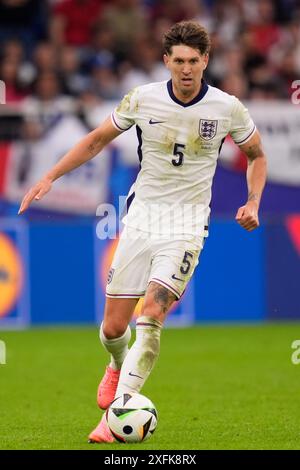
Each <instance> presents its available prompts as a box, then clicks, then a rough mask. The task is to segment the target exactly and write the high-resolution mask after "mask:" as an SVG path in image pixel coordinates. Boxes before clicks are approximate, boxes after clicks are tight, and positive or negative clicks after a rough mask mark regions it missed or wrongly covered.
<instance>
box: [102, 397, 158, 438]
mask: <svg viewBox="0 0 300 470" xmlns="http://www.w3.org/2000/svg"><path fill="white" fill-rule="evenodd" d="M106 421H107V424H108V427H109V429H110V431H111V433H112V435H113V436H114V438H115V439H116V440H117V441H118V442H141V441H146V440H147V439H149V437H151V435H152V434H153V433H154V431H155V428H156V425H157V411H156V409H155V406H154V405H153V403H152V401H151V400H149V398H147V397H145V396H144V395H140V394H139V393H124V394H123V395H121V396H119V397H117V398H116V399H115V400H114V401H113V402H112V403H111V405H110V407H109V408H108V409H107V411H106Z"/></svg>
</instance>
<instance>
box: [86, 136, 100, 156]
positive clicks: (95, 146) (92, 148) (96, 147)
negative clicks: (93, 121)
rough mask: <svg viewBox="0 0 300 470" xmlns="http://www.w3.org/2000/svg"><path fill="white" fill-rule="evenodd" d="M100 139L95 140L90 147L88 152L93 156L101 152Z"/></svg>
mask: <svg viewBox="0 0 300 470" xmlns="http://www.w3.org/2000/svg"><path fill="white" fill-rule="evenodd" d="M99 145H100V139H94V140H93V142H92V143H91V144H90V145H89V146H88V152H89V153H90V154H91V155H93V156H94V155H96V154H97V153H98V152H99V150H100V147H99Z"/></svg>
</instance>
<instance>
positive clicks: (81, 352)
mask: <svg viewBox="0 0 300 470" xmlns="http://www.w3.org/2000/svg"><path fill="white" fill-rule="evenodd" d="M97 336H98V332H97V328H96V327H95V328H90V327H87V328H84V327H78V328H48V329H46V328H45V329H42V328H40V329H31V330H28V331H20V332H12V331H11V332H2V333H0V338H1V339H2V340H4V341H5V343H6V348H7V361H6V362H7V363H6V365H0V449H91V450H101V449H105V450H108V449H109V450H116V449H124V450H129V449H146V450H154V449H155V450H160V449H165V450H169V449H173V450H176V449H182V450H186V449H190V450H194V449H299V448H300V439H299V423H300V406H299V405H300V394H299V383H300V364H299V365H293V364H292V362H291V355H292V352H293V350H292V348H291V344H292V342H293V341H294V340H295V339H300V324H295V323H294V324H265V325H252V326H199V327H197V328H196V327H195V328H187V329H165V330H164V331H163V333H162V341H161V354H160V358H159V360H158V362H157V364H156V366H155V369H154V371H153V373H152V375H151V376H150V378H149V380H148V382H147V383H146V385H145V387H144V389H143V393H144V394H145V395H147V396H148V397H149V398H151V399H152V401H153V402H154V403H155V405H156V407H157V409H158V414H159V420H158V427H157V430H156V431H155V433H154V435H153V436H152V437H151V439H150V440H149V441H147V442H145V443H141V444H134V445H129V444H128V445H127V444H111V445H97V444H94V445H91V444H88V443H87V435H88V434H89V432H90V431H91V430H92V429H93V428H94V426H95V425H96V424H97V423H98V421H99V419H100V410H98V408H97V405H96V400H95V396H96V390H97V386H98V382H99V379H100V377H101V375H102V373H103V370H104V366H105V364H106V361H107V356H106V354H105V353H104V351H103V350H102V348H101V347H100V344H99V341H98V337H97Z"/></svg>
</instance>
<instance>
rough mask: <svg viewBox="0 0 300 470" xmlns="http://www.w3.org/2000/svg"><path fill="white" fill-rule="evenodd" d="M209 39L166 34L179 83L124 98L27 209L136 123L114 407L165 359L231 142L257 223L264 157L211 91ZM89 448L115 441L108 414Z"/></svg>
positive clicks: (248, 123)
mask: <svg viewBox="0 0 300 470" xmlns="http://www.w3.org/2000/svg"><path fill="white" fill-rule="evenodd" d="M209 47H210V40H209V36H208V34H207V32H206V30H205V29H204V28H203V27H202V26H201V25H199V24H198V23H197V22H193V21H184V22H180V23H176V24H175V25H173V26H172V27H171V29H170V30H169V31H168V32H166V34H165V36H164V62H165V65H166V67H167V68H168V69H169V71H170V74H171V79H170V80H169V81H165V82H159V83H150V84H148V85H144V86H140V87H137V88H135V89H134V90H132V91H131V92H130V93H129V94H128V95H126V96H125V97H124V98H123V100H122V101H121V103H120V104H119V106H118V107H117V108H116V109H115V111H114V112H113V113H112V115H111V117H109V118H108V119H106V121H105V122H104V123H103V124H102V125H100V126H99V127H98V128H97V129H95V130H94V131H92V132H91V133H89V134H88V135H87V136H86V137H85V138H83V139H82V140H81V141H80V142H79V143H78V144H77V145H76V146H75V147H74V148H72V149H71V150H70V151H69V152H68V153H67V154H66V155H65V156H64V157H63V158H62V159H61V160H60V161H59V162H58V163H57V164H56V165H55V166H54V167H53V169H52V170H50V171H49V172H48V173H47V174H46V175H45V177H43V179H42V180H41V181H39V182H38V183H37V184H36V185H35V186H34V187H33V188H32V189H31V190H30V191H29V192H28V193H27V194H26V195H25V197H24V199H23V201H22V203H21V206H20V211H19V213H22V212H24V211H25V210H26V209H27V208H28V206H29V204H30V203H31V202H32V201H33V200H34V199H35V200H39V199H41V198H42V197H43V196H44V195H45V194H46V193H47V192H48V191H49V190H50V189H51V185H52V183H53V182H54V181H55V180H56V179H57V178H59V177H60V176H62V175H64V174H65V173H67V172H69V171H71V170H73V169H74V168H76V167H78V166H79V165H81V164H83V163H85V162H86V161H88V160H89V159H91V158H93V157H94V156H95V155H97V154H98V153H99V152H100V151H101V150H102V149H103V148H104V146H105V145H107V144H108V143H109V142H110V141H112V140H113V139H114V138H115V137H117V136H118V135H119V134H121V133H122V132H124V131H126V130H127V129H129V128H130V127H131V126H133V125H136V131H137V137H138V156H139V160H140V166H141V168H140V172H139V174H138V176H137V179H136V181H135V183H134V185H133V187H132V188H131V190H130V192H129V195H128V199H127V203H128V204H127V205H128V207H129V206H130V207H129V209H128V212H127V215H126V216H125V219H124V223H125V228H124V230H123V232H122V234H121V237H120V241H119V244H118V247H117V250H116V253H115V256H114V259H113V262H112V266H111V270H110V272H109V276H108V281H107V289H106V297H107V298H106V305H105V311H104V319H103V322H102V324H101V327H100V340H101V342H102V344H103V346H104V347H105V349H106V350H107V351H108V352H109V353H110V355H111V361H110V364H109V366H108V367H107V368H106V372H105V375H104V377H103V379H102V381H101V383H100V385H99V388H98V395H97V401H98V405H99V407H100V408H102V409H106V408H107V407H108V406H109V404H110V403H111V401H112V400H113V399H114V397H115V396H118V395H121V394H123V393H130V392H139V391H140V390H141V388H142V386H143V385H144V383H145V381H146V379H147V378H148V376H149V374H150V372H151V370H152V368H153V366H154V363H155V360H156V359H157V357H158V355H159V349H160V333H161V329H162V326H163V323H164V320H165V318H166V316H167V314H168V312H169V310H170V307H171V306H172V304H173V302H175V301H176V300H178V299H180V297H181V295H182V294H183V292H184V290H185V288H186V285H187V283H188V282H189V280H190V278H191V276H192V274H193V271H194V269H195V267H196V265H197V263H198V258H199V254H200V252H201V249H202V247H203V241H204V239H205V237H206V236H207V235H208V218H209V212H210V208H209V204H210V199H211V186H212V179H213V176H214V172H215V168H216V163H217V158H218V155H219V152H220V148H221V146H222V143H223V141H224V139H225V137H226V136H227V135H228V134H230V135H231V137H232V138H233V140H234V142H235V143H236V144H237V145H238V146H239V147H240V149H241V150H242V151H243V152H245V154H246V155H247V157H248V169H247V185H248V199H247V201H246V202H245V203H244V204H243V205H242V206H241V207H240V208H239V209H238V211H237V214H236V220H237V222H238V223H239V224H240V225H241V226H242V227H243V228H244V229H246V230H248V231H251V230H253V229H255V228H256V227H258V225H259V219H258V209H259V204H260V199H261V195H262V192H263V188H264V185H265V180H266V158H265V155H264V152H263V149H262V146H261V139H260V136H259V133H258V131H257V129H256V127H255V125H254V123H253V121H252V119H251V117H250V116H249V113H248V111H247V109H246V108H245V107H244V106H243V104H242V103H241V102H240V101H239V100H238V99H237V98H236V97H234V96H231V95H228V94H227V93H224V92H222V91H221V90H219V89H217V88H214V87H211V86H209V85H208V84H207V83H206V82H205V81H204V80H203V72H204V70H205V69H206V67H207V64H208V58H209ZM140 297H144V304H143V309H142V313H141V316H140V317H139V318H138V319H137V322H136V340H135V342H134V344H133V345H132V347H131V348H130V349H129V350H128V343H129V340H130V336H131V333H130V328H129V322H130V320H131V318H132V315H133V311H134V308H135V306H136V304H137V302H138V299H139V298H140ZM89 437H90V442H113V441H114V437H113V436H112V434H111V433H110V431H109V429H108V427H107V425H106V421H105V419H104V416H103V417H102V419H101V421H100V423H99V425H98V426H97V427H96V429H95V430H94V431H93V432H92V433H91V434H90V436H89Z"/></svg>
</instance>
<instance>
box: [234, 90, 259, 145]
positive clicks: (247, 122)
mask: <svg viewBox="0 0 300 470" xmlns="http://www.w3.org/2000/svg"><path fill="white" fill-rule="evenodd" d="M255 130H256V127H255V124H254V122H253V121H252V119H251V116H250V114H249V111H248V109H247V108H246V107H245V106H244V105H243V104H242V103H241V102H240V100H238V99H237V98H236V97H234V105H233V110H232V121H231V128H230V131H229V134H230V135H231V137H232V139H233V141H234V142H235V143H236V144H237V145H242V144H244V143H246V142H247V140H249V139H250V137H251V136H252V135H253V134H254V132H255Z"/></svg>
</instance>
